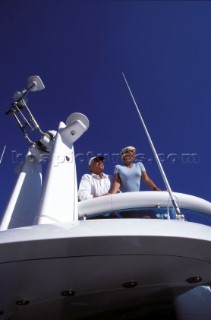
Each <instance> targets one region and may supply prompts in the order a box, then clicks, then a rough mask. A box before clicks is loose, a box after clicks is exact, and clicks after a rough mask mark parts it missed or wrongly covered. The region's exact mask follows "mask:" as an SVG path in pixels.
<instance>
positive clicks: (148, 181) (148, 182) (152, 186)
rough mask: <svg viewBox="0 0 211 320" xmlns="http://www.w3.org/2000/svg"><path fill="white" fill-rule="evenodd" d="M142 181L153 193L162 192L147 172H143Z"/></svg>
mask: <svg viewBox="0 0 211 320" xmlns="http://www.w3.org/2000/svg"><path fill="white" fill-rule="evenodd" d="M141 178H142V180H143V181H144V182H145V183H146V185H147V186H148V187H149V188H150V189H151V190H153V191H161V190H160V189H159V188H158V187H157V186H156V185H155V183H154V182H153V181H152V180H151V179H150V177H149V176H148V174H147V172H146V171H143V172H142V175H141Z"/></svg>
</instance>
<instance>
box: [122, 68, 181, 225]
mask: <svg viewBox="0 0 211 320" xmlns="http://www.w3.org/2000/svg"><path fill="white" fill-rule="evenodd" d="M122 75H123V78H124V80H125V83H126V85H127V88H128V90H129V93H130V96H131V98H132V100H133V103H134V105H135V107H136V110H137V112H138V115H139V118H140V120H141V123H142V125H143V127H144V131H145V133H146V135H147V138H148V141H149V144H150V146H151V148H152V152H153V154H154V156H155V159H156V162H157V165H158V168H159V170H160V173H161V175H162V177H163V181H164V184H165V186H166V189H167V191H168V193H169V196H170V199H171V202H172V205H173V207H174V210H175V212H176V216H177V219H178V220H184V216H183V214H182V213H181V211H180V208H179V206H178V204H177V201H176V200H175V198H174V196H173V193H172V190H171V187H170V185H169V182H168V179H167V177H166V174H165V172H164V170H163V167H162V164H161V162H160V159H159V157H158V154H157V152H156V150H155V147H154V144H153V142H152V139H151V137H150V134H149V132H148V130H147V127H146V125H145V122H144V119H143V117H142V115H141V112H140V110H139V108H138V105H137V103H136V101H135V98H134V96H133V93H132V91H131V89H130V86H129V84H128V82H127V79H126V77H125V75H124V73H123V72H122Z"/></svg>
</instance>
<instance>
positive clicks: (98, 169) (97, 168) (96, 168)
mask: <svg viewBox="0 0 211 320" xmlns="http://www.w3.org/2000/svg"><path fill="white" fill-rule="evenodd" d="M89 169H90V171H92V172H93V173H95V174H100V173H102V172H103V170H104V163H103V160H100V159H94V160H93V161H92V163H91V164H90V166H89Z"/></svg>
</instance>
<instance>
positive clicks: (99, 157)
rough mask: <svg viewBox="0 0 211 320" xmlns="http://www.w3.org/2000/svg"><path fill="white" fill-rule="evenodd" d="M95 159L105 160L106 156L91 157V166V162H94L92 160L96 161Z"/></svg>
mask: <svg viewBox="0 0 211 320" xmlns="http://www.w3.org/2000/svg"><path fill="white" fill-rule="evenodd" d="M95 159H99V160H101V161H103V160H104V159H105V158H104V157H103V156H94V157H91V158H90V159H89V166H90V164H92V161H94V160H95Z"/></svg>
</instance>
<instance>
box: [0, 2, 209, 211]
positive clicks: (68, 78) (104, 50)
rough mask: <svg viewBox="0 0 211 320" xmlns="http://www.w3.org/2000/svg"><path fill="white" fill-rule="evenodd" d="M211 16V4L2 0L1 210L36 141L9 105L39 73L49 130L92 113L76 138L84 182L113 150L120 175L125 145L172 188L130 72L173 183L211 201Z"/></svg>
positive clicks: (43, 119)
mask: <svg viewBox="0 0 211 320" xmlns="http://www.w3.org/2000/svg"><path fill="white" fill-rule="evenodd" d="M210 17H211V2H210V1H97V0H95V1H91V0H90V1H89V0H84V1H81V0H76V1H73V0H60V1H48V0H46V1H44V0H36V1H34V0H21V1H14V0H13V1H12V0H2V1H1V2H0V26H1V28H0V43H1V50H0V63H1V72H0V83H1V95H0V108H1V117H0V125H1V143H0V154H2V151H3V148H4V146H6V150H5V153H4V155H3V157H2V161H1V164H0V181H1V189H0V193H1V195H0V198H1V202H0V212H2V211H3V209H4V207H5V205H6V202H7V200H8V198H9V195H10V193H11V191H12V188H13V186H14V183H15V181H16V178H17V176H16V174H15V172H14V170H15V168H16V166H17V165H18V162H19V161H20V160H22V159H23V156H20V155H21V154H25V153H26V151H27V150H28V147H29V145H28V143H27V141H26V140H25V139H24V138H23V136H22V134H21V131H20V129H19V128H18V127H17V125H16V123H15V121H14V120H13V118H12V117H11V116H5V115H4V112H5V110H6V109H8V108H9V107H10V105H11V102H12V96H13V93H14V92H15V91H16V90H22V89H24V88H25V87H26V79H27V77H28V76H30V75H34V74H37V75H39V76H40V77H41V78H42V80H43V82H44V84H45V86H46V89H45V90H43V91H40V92H37V93H31V94H30V95H29V107H30V108H31V110H32V112H33V113H34V115H35V117H36V119H37V121H38V122H39V124H40V126H41V128H42V129H43V130H44V131H47V130H49V129H55V130H56V129H57V126H58V123H59V121H61V120H62V121H65V120H66V118H67V116H68V115H69V114H70V113H72V112H81V113H84V114H85V115H86V116H87V117H88V118H89V120H90V128H89V130H88V131H87V132H86V133H85V135H84V136H83V137H82V138H81V139H80V140H79V141H78V142H77V143H76V144H75V153H76V156H77V158H76V159H77V160H76V162H77V172H78V178H79V179H80V177H81V175H82V174H83V173H86V172H87V160H88V158H89V157H90V156H91V155H92V154H99V153H102V154H105V155H106V162H105V166H106V170H105V171H106V172H107V173H112V172H113V168H114V165H115V164H116V163H117V162H119V161H120V158H119V157H118V156H117V154H118V153H119V151H120V150H121V149H122V147H124V146H127V145H134V146H135V147H136V148H137V152H138V153H141V154H142V158H143V156H144V158H143V160H144V161H143V162H144V165H145V166H146V169H147V172H148V174H149V176H150V177H151V178H152V179H153V180H154V181H155V182H156V183H157V185H158V186H159V187H160V188H161V189H164V188H165V187H164V184H163V182H162V179H161V176H160V173H159V171H158V169H157V165H156V163H155V161H154V160H152V159H153V154H152V152H151V150H150V148H149V145H148V141H147V138H146V135H145V133H144V130H143V128H142V126H141V123H140V120H139V118H138V115H137V112H136V110H135V107H134V105H133V103H132V100H131V98H130V96H129V93H128V90H127V87H126V85H125V83H124V81H123V78H122V71H123V72H124V73H125V75H126V77H127V80H128V81H129V84H130V86H131V89H132V91H133V94H134V96H135V98H136V101H137V103H138V105H139V108H140V110H141V112H142V116H143V118H144V120H145V122H146V125H147V127H148V130H149V132H150V134H151V137H152V140H153V142H154V144H155V147H156V149H157V152H158V153H160V154H162V159H163V160H164V161H163V167H164V170H165V172H166V175H167V177H168V180H169V183H170V185H171V187H172V190H173V191H177V192H183V193H188V194H193V195H196V196H200V197H202V198H205V199H207V200H209V201H211V173H210V163H211V143H210V136H211V133H210V118H211V19H210ZM185 154H189V155H191V154H195V158H194V159H193V157H187V156H185ZM191 159H192V160H191ZM151 160H152V161H151ZM174 160H175V161H174ZM190 160H191V161H192V163H191V162H190ZM142 187H143V189H146V188H145V186H144V185H142Z"/></svg>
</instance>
